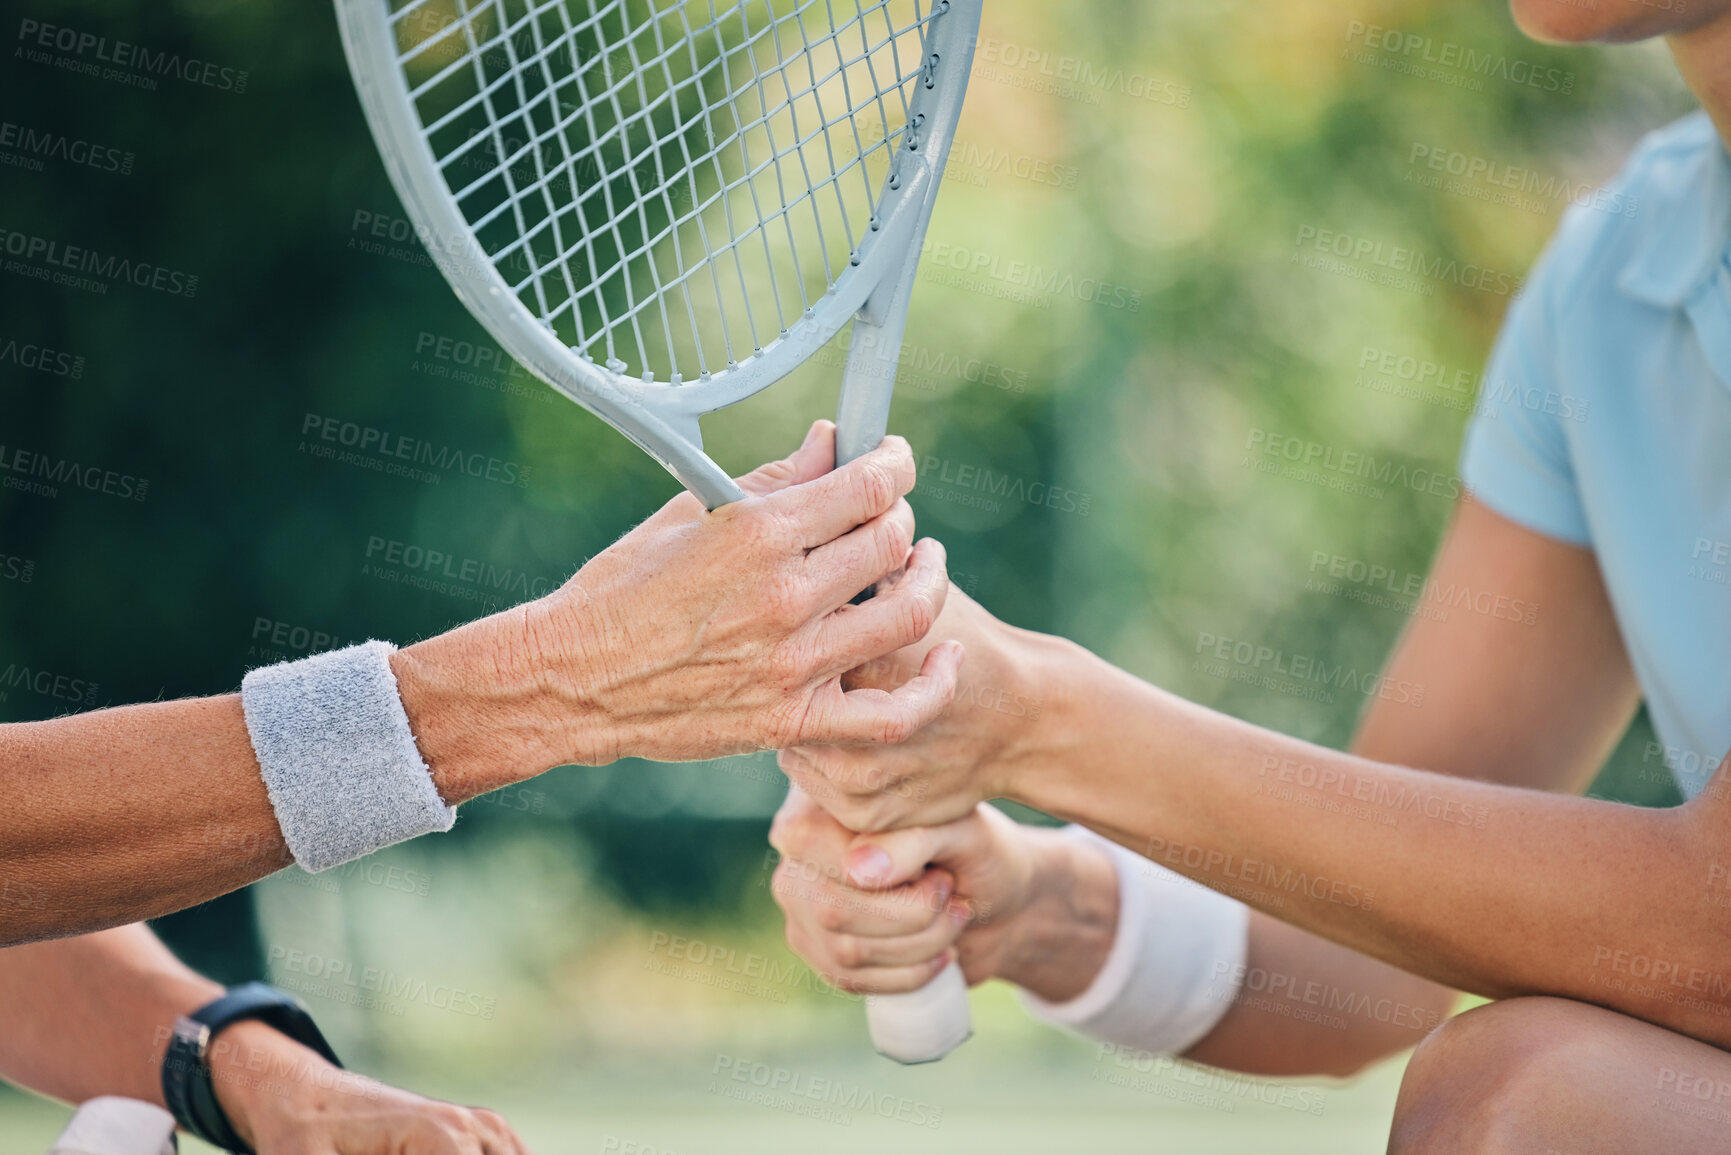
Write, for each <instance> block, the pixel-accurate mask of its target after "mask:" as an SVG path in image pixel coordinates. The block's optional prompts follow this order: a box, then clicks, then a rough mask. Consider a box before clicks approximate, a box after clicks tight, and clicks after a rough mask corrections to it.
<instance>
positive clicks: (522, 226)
mask: <svg viewBox="0 0 1731 1155" xmlns="http://www.w3.org/2000/svg"><path fill="white" fill-rule="evenodd" d="M335 5H336V9H337V13H338V17H339V25H340V27H341V30H342V37H343V44H344V50H345V53H346V55H347V57H348V62H349V65H350V71H351V73H352V75H353V77H354V79H355V84H356V89H357V92H358V93H359V95H360V98H361V103H362V107H363V109H364V110H365V112H366V116H367V120H368V124H369V126H370V127H371V129H372V132H373V135H374V138H375V140H376V142H377V144H378V146H379V151H380V153H381V155H382V156H383V157H384V160H385V164H386V169H387V171H388V173H389V175H390V178H391V181H392V183H393V185H394V186H395V187H396V190H397V192H398V194H399V196H400V197H401V199H402V201H403V205H404V207H405V210H406V211H407V213H408V215H409V217H410V218H411V220H412V221H413V223H414V225H415V227H416V231H417V233H418V234H419V236H420V238H421V240H422V242H423V244H425V245H426V247H427V249H428V251H429V253H430V254H431V256H432V257H433V259H434V261H435V262H436V263H437V265H438V267H439V269H440V271H441V272H442V273H443V274H444V276H445V278H446V279H447V280H448V281H449V282H450V284H451V286H452V288H453V289H454V290H455V291H456V293H457V295H458V297H459V298H460V299H461V300H462V301H463V303H464V304H465V305H466V306H467V307H468V308H469V310H470V312H471V313H473V314H474V315H475V317H476V318H477V319H478V320H479V321H480V322H481V324H482V325H483V326H484V327H485V328H486V329H487V330H488V332H489V333H490V334H491V335H492V336H493V338H494V339H495V340H497V341H498V342H499V344H500V345H501V347H503V348H504V349H505V350H506V351H507V352H509V353H510V354H511V355H512V356H513V357H515V358H516V359H517V360H518V361H519V362H521V363H522V364H523V365H524V366H525V367H526V368H528V369H529V370H530V371H531V372H533V373H535V374H536V375H537V376H539V377H541V378H542V379H543V380H544V381H546V382H547V383H548V384H549V385H551V386H553V387H554V388H555V389H558V390H559V391H560V392H562V393H564V394H565V395H566V396H568V397H570V398H571V399H572V400H575V401H577V402H578V403H579V404H581V405H583V406H584V407H585V408H587V409H589V410H591V411H592V412H594V413H596V414H597V415H598V416H600V417H601V418H602V419H604V420H606V421H607V422H608V423H609V424H611V425H613V426H614V427H615V428H617V429H619V430H620V431H621V432H623V433H625V434H626V435H627V436H628V437H630V438H631V439H632V440H633V441H634V442H636V443H637V444H638V445H639V446H640V447H642V448H643V449H644V450H646V451H647V452H649V453H650V454H651V455H652V456H654V457H655V458H656V459H657V460H659V461H661V463H662V464H663V465H664V466H665V467H667V469H668V470H669V471H670V472H672V473H673V474H674V476H676V477H677V478H679V480H680V481H681V482H683V483H684V484H685V485H686V486H687V487H688V488H690V489H692V490H693V491H694V492H696V493H697V494H698V496H699V497H701V498H703V500H704V501H705V503H706V504H707V505H709V506H710V507H712V508H713V507H714V506H716V505H719V504H722V503H724V502H726V501H730V500H735V499H737V498H738V497H739V496H740V494H739V491H738V488H737V486H735V485H734V483H733V482H732V480H731V479H730V478H729V477H728V476H727V474H726V473H725V471H723V470H722V469H721V468H720V467H718V466H717V465H715V463H714V462H712V461H711V460H710V459H709V458H708V457H707V456H706V455H705V454H704V453H703V451H702V438H701V433H700V431H699V428H698V422H697V419H698V417H699V416H700V415H702V414H704V413H708V412H712V411H714V410H716V409H719V408H722V407H724V406H727V405H731V404H733V403H735V402H737V401H739V400H742V399H744V398H746V397H749V396H751V395H753V394H755V393H757V392H759V391H760V390H762V389H764V388H766V387H767V386H769V385H770V384H772V383H774V382H775V381H776V380H778V379H779V378H781V377H782V376H784V375H786V374H787V373H788V372H789V371H791V370H792V369H793V368H794V367H796V366H797V365H799V364H800V363H801V362H803V361H804V360H805V359H806V358H808V357H809V356H811V355H812V354H813V353H815V352H816V351H817V350H818V349H819V348H821V347H822V346H823V345H824V344H825V343H826V342H828V341H829V340H830V339H831V338H832V337H833V336H834V335H835V334H836V332H837V331H839V330H840V329H841V328H842V326H844V325H845V324H847V323H848V321H849V320H850V319H852V318H853V317H854V316H855V315H856V314H857V313H859V312H860V310H861V309H862V308H867V307H868V306H873V307H875V308H876V309H877V310H878V311H879V312H881V311H882V309H883V308H885V307H887V305H886V304H885V303H884V302H885V292H884V291H885V287H886V285H893V284H895V283H896V282H897V281H898V280H900V279H902V278H903V277H904V276H905V277H910V278H911V275H912V262H911V261H910V259H909V257H910V253H912V254H913V255H914V256H916V257H917V245H918V243H919V238H920V237H921V236H923V232H924V226H925V221H926V219H927V218H928V217H929V214H930V211H931V206H932V201H933V194H934V193H935V190H936V186H937V181H938V177H939V176H940V175H941V171H942V166H943V161H944V158H945V156H946V155H947V152H948V148H949V144H950V140H951V137H952V135H953V131H954V125H955V120H956V117H957V116H958V115H959V112H960V107H961V97H962V93H963V92H964V91H965V86H966V80H967V73H968V71H969V69H970V68H971V64H972V53H973V46H974V41H975V37H976V34H977V28H978V20H979V0H732V2H724V0H335ZM874 294H875V298H874ZM902 297H903V299H902V301H901V306H902V307H903V308H904V309H905V294H903V295H902ZM874 300H875V305H874ZM867 311H868V313H870V312H871V311H872V310H871V308H868V309H867ZM891 385H893V381H891V382H888V383H886V385H885V388H889V387H890V386H891Z"/></svg>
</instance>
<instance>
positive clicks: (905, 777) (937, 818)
mask: <svg viewBox="0 0 1731 1155" xmlns="http://www.w3.org/2000/svg"><path fill="white" fill-rule="evenodd" d="M1067 645H1069V643H1066V642H1063V641H1061V640H1060V639H1056V638H1049V637H1046V636H1044V635H1040V634H1034V633H1030V632H1028V631H1026V630H1019V629H1016V628H1014V627H1012V626H1008V625H1005V624H1004V623H1003V622H1001V621H999V620H998V619H997V618H994V617H993V616H992V615H991V614H989V613H987V612H986V611H985V609H983V608H982V607H981V606H980V604H979V603H978V602H976V601H974V600H973V599H971V598H969V597H968V596H967V595H966V594H963V593H961V592H960V591H958V590H954V589H952V590H951V591H950V592H949V596H948V599H947V600H946V601H945V603H944V607H943V610H942V612H941V613H940V614H939V616H938V619H937V622H936V624H935V625H934V626H933V627H932V629H931V631H930V632H929V633H928V634H926V636H925V637H924V638H923V639H922V640H921V641H920V642H918V643H916V644H914V645H911V646H909V647H907V648H905V649H902V650H900V651H898V652H896V653H894V654H890V655H888V656H887V657H884V658H881V659H878V660H876V661H873V662H869V663H866V664H864V665H862V666H861V667H859V668H857V669H855V670H852V671H850V672H849V673H848V675H847V677H846V679H844V683H845V684H848V685H851V686H855V687H885V686H894V685H898V684H901V683H902V682H904V681H905V680H906V679H907V678H908V677H910V676H911V675H913V674H914V673H915V672H916V671H921V670H924V669H926V667H927V665H928V664H931V663H934V662H937V661H940V660H944V659H945V658H946V655H947V654H948V652H949V651H951V649H952V647H962V646H965V647H966V653H967V662H966V664H965V665H963V666H962V667H961V669H960V672H959V674H958V681H957V686H956V690H955V697H954V700H953V701H952V702H951V703H950V704H949V706H948V708H947V709H945V710H943V711H942V712H941V713H939V714H938V715H937V716H936V717H935V718H934V719H933V720H932V721H931V722H930V723H929V724H927V725H925V726H923V727H920V728H919V729H917V730H916V731H915V732H913V733H912V734H910V735H908V736H907V737H906V738H905V739H903V740H901V741H899V742H894V743H874V742H860V741H851V742H839V743H825V744H805V745H800V746H796V747H791V748H787V749H783V750H782V751H781V753H780V755H779V760H780V764H781V768H782V770H783V772H784V773H786V774H787V776H788V777H789V778H790V779H792V780H793V781H794V782H795V783H796V784H797V785H798V786H799V787H800V788H801V789H802V790H804V791H805V792H806V794H807V795H809V796H810V797H811V798H812V799H813V800H814V801H816V802H817V803H818V804H819V805H821V806H822V807H823V808H824V809H825V810H827V811H829V812H830V813H831V814H832V815H834V816H835V817H836V818H838V819H839V820H840V821H841V822H842V824H843V825H844V826H847V827H848V828H849V829H852V830H861V831H874V830H890V829H894V828H897V827H901V826H909V825H915V824H918V825H927V826H929V825H938V824H942V823H945V822H949V821H952V820H954V819H957V818H960V817H962V816H964V815H966V814H968V813H969V812H970V811H972V810H973V808H974V806H975V804H976V803H979V802H981V801H983V800H986V799H990V798H998V797H1003V796H1005V795H1006V794H1008V793H1009V791H1010V785H1009V784H1010V783H1011V782H1012V781H1013V779H1014V778H1015V776H1016V775H1018V774H1020V773H1021V772H1022V771H1023V770H1024V769H1025V768H1026V767H1028V766H1029V765H1031V764H1033V763H1035V762H1037V761H1038V759H1039V758H1040V757H1041V754H1040V752H1039V749H1038V743H1039V741H1040V740H1041V738H1040V736H1039V730H1040V724H1041V722H1042V716H1043V714H1044V713H1045V712H1046V703H1045V695H1044V693H1043V691H1042V690H1041V688H1040V687H1039V685H1038V684H1037V683H1036V682H1034V681H1032V680H1031V671H1034V670H1036V669H1038V668H1039V663H1038V662H1037V661H1035V660H1032V655H1033V652H1034V651H1035V650H1037V649H1039V648H1041V647H1051V646H1067ZM958 657H959V653H958ZM943 668H946V667H943V666H940V667H939V669H943ZM855 692H858V690H857V689H856V690H855Z"/></svg>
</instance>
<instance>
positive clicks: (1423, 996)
mask: <svg viewBox="0 0 1731 1155" xmlns="http://www.w3.org/2000/svg"><path fill="white" fill-rule="evenodd" d="M1217 989H1218V990H1219V991H1220V993H1221V994H1222V996H1226V995H1227V993H1228V992H1231V994H1230V997H1231V1003H1230V1005H1229V1006H1228V1007H1227V1009H1226V1013H1225V1014H1224V1015H1223V1016H1222V1017H1221V1019H1220V1022H1219V1023H1218V1024H1216V1025H1215V1027H1214V1029H1213V1030H1212V1031H1210V1032H1209V1033H1208V1034H1207V1035H1206V1036H1204V1037H1203V1038H1202V1040H1201V1041H1200V1042H1198V1043H1197V1044H1196V1045H1195V1046H1193V1047H1191V1048H1190V1049H1189V1050H1188V1051H1186V1052H1185V1053H1184V1057H1185V1058H1187V1059H1191V1060H1193V1061H1195V1062H1198V1063H1207V1064H1208V1065H1209V1066H1212V1067H1224V1068H1226V1069H1228V1070H1233V1071H1243V1072H1245V1073H1247V1074H1252V1075H1270V1076H1297V1075H1334V1076H1346V1075H1351V1074H1354V1073H1356V1072H1357V1071H1360V1070H1362V1069H1363V1068H1364V1067H1366V1066H1368V1065H1370V1064H1371V1063H1374V1062H1377V1061H1379V1060H1381V1059H1385V1058H1387V1057H1388V1056H1390V1055H1395V1054H1399V1053H1400V1052H1402V1051H1405V1050H1408V1049H1410V1048H1411V1047H1413V1046H1415V1045H1417V1044H1418V1043H1419V1042H1420V1040H1422V1039H1423V1038H1424V1036H1425V1035H1426V1034H1428V1033H1429V1032H1430V1031H1431V1030H1433V1029H1434V1028H1436V1027H1437V1026H1439V1025H1441V1023H1442V1021H1443V1019H1445V1018H1446V1017H1448V1015H1449V1013H1450V1011H1451V1010H1452V1009H1453V1007H1454V1003H1455V999H1456V995H1455V992H1453V991H1451V990H1449V989H1448V988H1447V987H1443V986H1440V985H1438V984H1436V983H1433V982H1429V981H1427V980H1425V979H1422V978H1418V977H1417V976H1415V975H1410V974H1407V973H1406V972H1405V971H1401V970H1397V969H1396V968H1394V967H1392V966H1389V965H1388V964H1386V963H1381V962H1378V961H1377V960H1375V959H1372V958H1367V957H1365V956H1364V955H1362V954H1359V953H1357V952H1356V951H1352V950H1349V949H1347V948H1346V947H1343V946H1339V945H1337V944H1335V943H1332V942H1329V941H1327V940H1326V939H1322V938H1318V937H1317V936H1316V935H1313V934H1311V933H1309V932H1308V931H1303V930H1300V929H1298V928H1297V927H1294V926H1288V925H1287V924H1286V923H1283V922H1281V921H1280V920H1278V919H1275V918H1272V917H1270V916H1268V915H1266V914H1262V913H1261V912H1259V911H1253V912H1252V913H1251V916H1250V943H1249V953H1248V958H1247V959H1246V961H1245V965H1244V968H1243V970H1242V972H1241V973H1237V974H1221V975H1220V976H1219V980H1218V983H1217Z"/></svg>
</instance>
